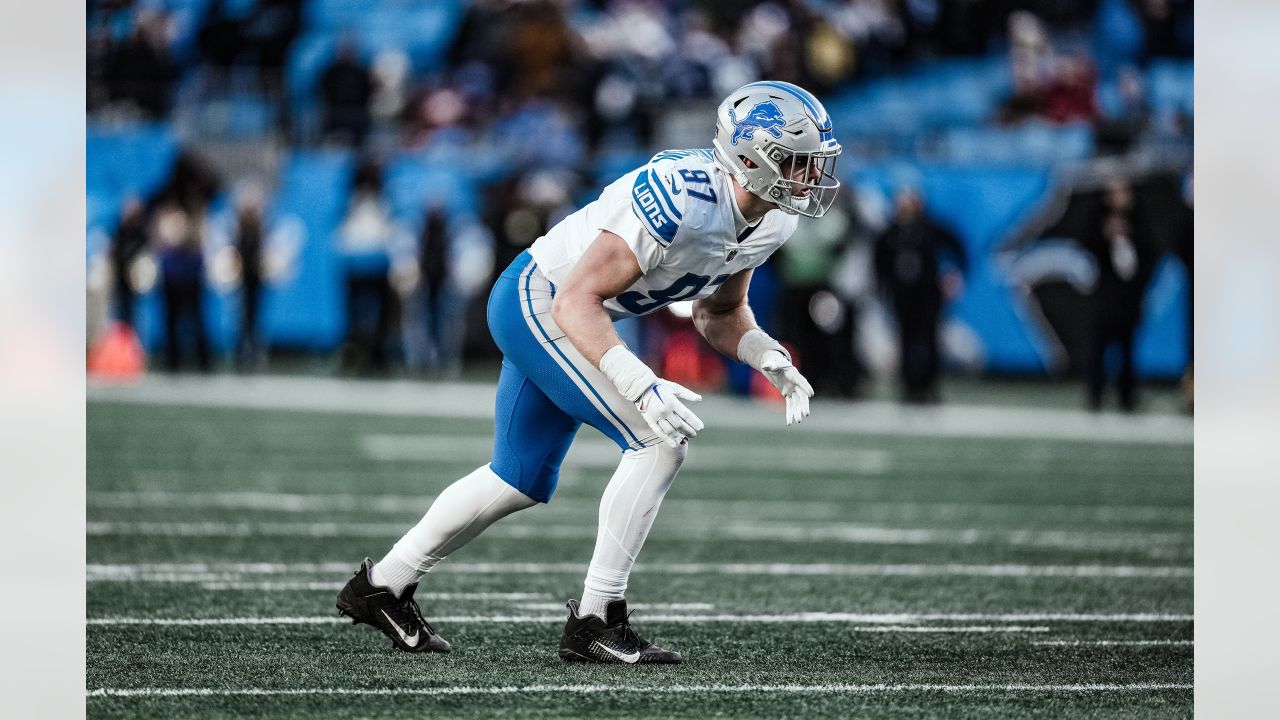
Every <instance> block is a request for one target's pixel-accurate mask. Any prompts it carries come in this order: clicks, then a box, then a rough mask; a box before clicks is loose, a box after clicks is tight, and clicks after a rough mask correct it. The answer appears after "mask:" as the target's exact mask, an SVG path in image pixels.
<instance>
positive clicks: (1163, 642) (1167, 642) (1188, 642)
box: [1031, 640, 1195, 647]
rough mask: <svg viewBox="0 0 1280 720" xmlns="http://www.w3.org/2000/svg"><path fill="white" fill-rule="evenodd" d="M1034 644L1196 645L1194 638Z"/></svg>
mask: <svg viewBox="0 0 1280 720" xmlns="http://www.w3.org/2000/svg"><path fill="white" fill-rule="evenodd" d="M1031 644H1032V645H1053V646H1058V647H1081V646H1097V647H1111V646H1117V647H1120V646H1135V647H1146V646H1161V645H1195V641H1194V640H1039V641H1036V642H1033V643H1031Z"/></svg>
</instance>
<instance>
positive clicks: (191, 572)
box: [86, 561, 1193, 582]
mask: <svg viewBox="0 0 1280 720" xmlns="http://www.w3.org/2000/svg"><path fill="white" fill-rule="evenodd" d="M355 565H356V563H353V562H320V563H141V564H90V565H88V566H87V568H86V570H87V579H88V581H90V582H95V581H97V582H100V581H123V582H138V581H143V582H235V581H237V580H239V579H240V578H241V577H242V576H244V575H272V576H277V577H279V576H296V575H302V574H324V575H328V574H340V575H342V576H344V577H345V576H346V575H348V574H350V573H351V572H352V570H353V568H354V567H355ZM586 569H587V566H586V565H585V564H580V563H465V562H458V563H451V562H448V561H446V562H444V563H441V564H440V565H438V566H437V567H436V568H435V570H433V571H432V572H436V573H469V574H520V575H545V574H553V573H573V574H577V573H584V572H586ZM637 572H644V573H650V574H666V575H769V576H819V577H883V576H896V577H902V576H905V577H1065V578H1086V577H1097V578H1160V579H1163V578H1188V579H1189V578H1191V577H1193V569H1192V568H1190V567H1181V566H1145V565H960V564H937V565H921V564H882V565H873V564H841V563H763V564H749V563H654V564H651V565H646V564H644V563H641V564H640V566H639V567H637Z"/></svg>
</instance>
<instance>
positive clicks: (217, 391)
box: [87, 375, 1192, 445]
mask: <svg viewBox="0 0 1280 720" xmlns="http://www.w3.org/2000/svg"><path fill="white" fill-rule="evenodd" d="M495 392H496V390H495V386H494V385H492V384H487V383H425V382H411V381H404V380H398V381H353V380H342V379H336V378H314V377H284V376H258V377H231V376H214V377H207V378H206V377H194V376H191V377H163V376H159V375H153V376H147V377H146V378H145V379H143V380H142V381H141V382H140V383H138V384H136V385H131V386H114V387H107V386H96V387H95V386H92V385H91V386H90V387H89V388H88V391H87V398H88V400H89V401H90V402H93V401H98V400H105V401H112V402H125V403H137V404H145V405H185V406H196V407H230V408H259V409H272V410H293V411H306V412H334V413H360V414H376V415H390V416H410V417H426V416H436V417H451V418H475V419H489V418H492V417H493V400H494V395H495ZM813 407H814V410H813V415H812V416H811V417H810V418H808V419H807V420H805V424H804V427H803V428H802V430H801V432H813V431H819V432H842V433H850V434H876V435H885V434H893V435H909V436H918V437H986V438H1002V439H1004V438H1035V439H1048V440H1083V441H1089V442H1097V443H1122V442H1127V443H1152V444H1173V445H1189V444H1191V442H1192V423H1191V420H1190V418H1186V417H1181V416H1177V415H1137V416H1132V417H1131V416H1125V415H1118V414H1110V413H1104V414H1095V413H1090V412H1087V411H1084V410H1069V409H1046V408H1034V407H996V406H982V405H943V406H939V407H925V408H915V407H902V406H900V405H897V404H896V403H887V402H861V403H845V402H827V401H822V400H821V399H819V400H817V401H815V402H814V406H813ZM698 411H699V412H698V415H699V417H701V418H702V419H703V420H704V421H705V422H706V423H707V425H708V427H724V428H770V427H775V426H778V425H779V423H780V419H781V417H782V411H781V410H780V409H779V408H778V407H777V406H774V405H767V404H763V403H756V402H750V401H746V400H739V399H734V398H728V397H723V396H709V397H708V398H707V399H706V400H705V401H703V402H702V403H699V405H698Z"/></svg>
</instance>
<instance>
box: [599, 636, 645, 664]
mask: <svg viewBox="0 0 1280 720" xmlns="http://www.w3.org/2000/svg"><path fill="white" fill-rule="evenodd" d="M595 642H596V647H598V648H600V649H601V650H604V651H605V652H607V653H609V654H610V655H612V656H614V657H616V658H618V659H619V660H621V661H622V662H624V663H627V664H630V665H634V664H635V663H637V662H639V661H640V653H639V652H633V653H620V652H618V651H617V650H614V649H613V648H611V647H609V646H608V645H605V644H604V643H602V642H600V641H599V640H597V641H595Z"/></svg>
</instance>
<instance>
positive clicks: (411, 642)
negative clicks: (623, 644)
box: [379, 610, 639, 662]
mask: <svg viewBox="0 0 1280 720" xmlns="http://www.w3.org/2000/svg"><path fill="white" fill-rule="evenodd" d="M379 612H381V613H382V617H384V618H386V619H387V622H389V623H391V627H393V628H395V629H396V634H398V635H399V636H400V639H401V640H403V641H404V644H405V645H408V646H409V647H418V631H417V630H414V631H413V634H412V635H406V634H405V632H404V630H401V629H400V626H399V625H397V624H396V621H395V620H392V619H391V616H390V615H388V614H387V611H386V610H380V611H379ZM636 657H639V655H637V656H636ZM632 662H635V661H634V660H633V661H632Z"/></svg>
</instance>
